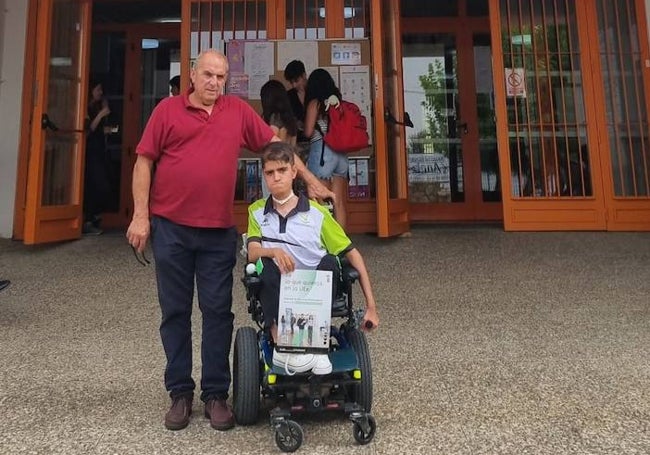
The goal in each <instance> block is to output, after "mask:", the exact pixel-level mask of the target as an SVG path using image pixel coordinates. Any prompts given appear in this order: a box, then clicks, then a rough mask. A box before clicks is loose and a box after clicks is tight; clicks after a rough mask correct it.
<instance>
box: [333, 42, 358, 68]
mask: <svg viewBox="0 0 650 455" xmlns="http://www.w3.org/2000/svg"><path fill="white" fill-rule="evenodd" d="M360 63H361V43H332V65H359V64H360Z"/></svg>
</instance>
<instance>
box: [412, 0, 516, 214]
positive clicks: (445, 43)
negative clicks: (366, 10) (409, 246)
mask: <svg viewBox="0 0 650 455" xmlns="http://www.w3.org/2000/svg"><path fill="white" fill-rule="evenodd" d="M451 3H454V5H452V6H453V7H451V6H450V7H449V8H448V11H441V10H439V9H437V8H436V9H434V8H431V11H429V12H428V14H427V15H428V17H423V14H422V13H423V12H422V8H421V5H419V4H418V3H417V2H411V1H402V3H401V7H402V65H403V72H404V105H405V109H406V111H407V112H409V114H410V120H411V123H412V127H411V128H410V129H407V133H406V134H407V135H406V152H407V156H408V169H409V170H408V180H409V203H410V217H411V220H413V221H476V220H491V221H496V220H501V219H502V216H503V211H502V204H501V182H500V178H499V160H498V151H497V138H496V127H495V121H494V118H495V110H494V107H495V104H494V103H495V98H494V90H493V77H492V47H491V38H490V23H489V15H488V5H487V3H488V2H487V0H485V1H483V2H471V3H472V5H471V6H470V5H469V3H470V2H467V3H468V4H467V5H465V4H463V5H461V4H460V3H461V2H451ZM481 4H482V7H481ZM416 5H418V6H416ZM444 9H445V8H443V10H444ZM425 13H427V12H425ZM440 14H445V15H448V16H442V17H439V15H440Z"/></svg>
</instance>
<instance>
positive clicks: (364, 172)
mask: <svg viewBox="0 0 650 455" xmlns="http://www.w3.org/2000/svg"><path fill="white" fill-rule="evenodd" d="M369 161H370V157H368V156H359V157H357V156H355V157H350V158H349V159H348V175H349V181H348V197H349V198H350V199H367V198H369V197H370V180H369V178H368V163H369Z"/></svg>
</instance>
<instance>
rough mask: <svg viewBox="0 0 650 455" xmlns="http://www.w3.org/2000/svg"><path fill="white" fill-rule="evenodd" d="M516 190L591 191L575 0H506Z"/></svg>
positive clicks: (526, 193) (537, 193)
mask: <svg viewBox="0 0 650 455" xmlns="http://www.w3.org/2000/svg"><path fill="white" fill-rule="evenodd" d="M500 6H501V21H502V24H503V30H502V47H503V53H504V64H505V69H506V81H507V83H506V89H507V90H506V92H507V93H506V95H507V97H506V104H507V108H508V133H509V144H510V164H511V169H512V176H511V177H512V195H513V196H515V197H521V198H545V197H587V196H591V195H592V185H591V174H590V166H589V149H588V144H587V123H586V116H585V108H584V93H583V86H582V77H581V71H582V69H581V67H580V46H579V41H578V30H577V17H576V10H575V3H574V2H573V1H572V0H501V4H500Z"/></svg>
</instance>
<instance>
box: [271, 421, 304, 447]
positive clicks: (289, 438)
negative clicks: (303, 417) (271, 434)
mask: <svg viewBox="0 0 650 455" xmlns="http://www.w3.org/2000/svg"><path fill="white" fill-rule="evenodd" d="M303 438H304V434H303V432H302V427H301V426H300V425H298V423H297V422H294V421H293V420H287V421H285V422H284V428H283V429H282V430H280V429H278V430H275V443H276V444H277V446H278V448H279V449H280V450H282V451H283V452H295V451H296V450H298V449H299V448H300V446H301V445H302V440H303Z"/></svg>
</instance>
